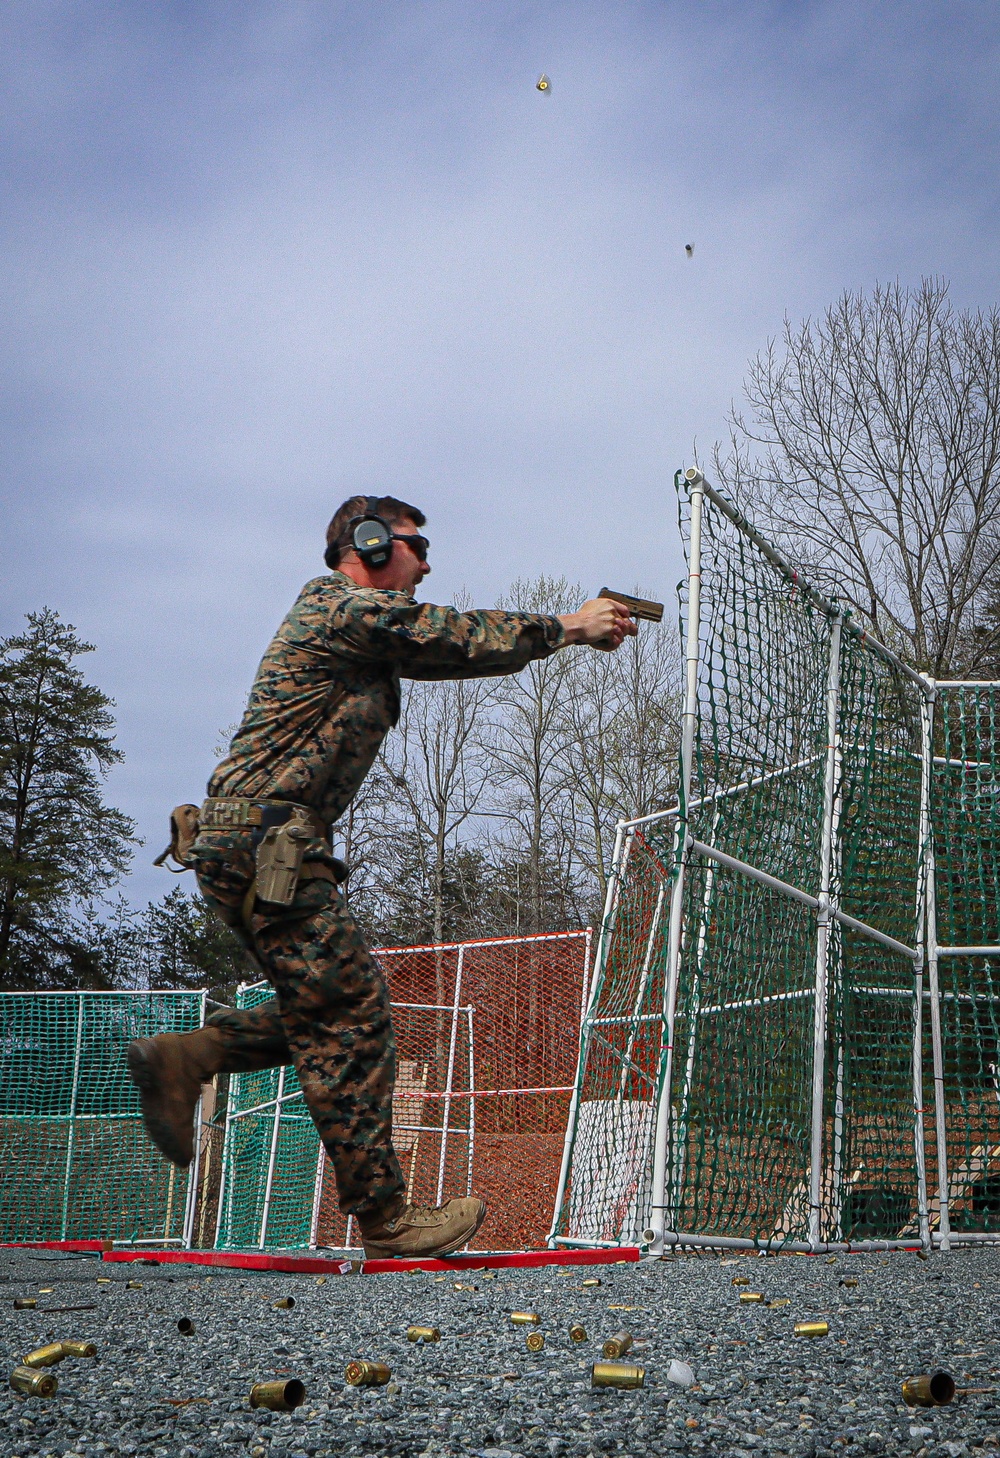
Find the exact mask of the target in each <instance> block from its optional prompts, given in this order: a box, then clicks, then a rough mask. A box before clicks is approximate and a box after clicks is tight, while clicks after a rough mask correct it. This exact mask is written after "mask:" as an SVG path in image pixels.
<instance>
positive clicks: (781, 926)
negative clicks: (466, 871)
mask: <svg viewBox="0 0 1000 1458" xmlns="http://www.w3.org/2000/svg"><path fill="white" fill-rule="evenodd" d="M686 479H687V488H686V489H685V490H684V491H683V492H682V497H681V500H682V525H683V529H684V535H685V541H686V546H687V551H688V562H689V569H690V570H689V577H688V584H687V589H686V594H685V600H684V609H685V611H684V638H685V658H686V694H685V713H684V735H683V746H682V756H681V774H680V793H679V798H678V805H677V806H676V807H675V808H674V809H672V810H669V811H665V812H663V813H662V814H659V815H653V816H650V817H647V818H645V819H643V820H636V821H628V822H623V823H622V824H621V825H619V827H618V837H617V842H616V848H615V855H614V865H613V872H612V877H611V885H610V889H609V896H608V903H607V908H606V914H605V918H604V925H603V928H602V932H601V938H600V943H599V947H598V954H597V975H596V977H595V981H594V989H593V997H592V999H591V1002H590V1006H589V1008H588V1010H587V1013H586V1016H585V1018H584V1024H583V1029H582V1035H581V1056H580V1064H579V1070H578V1076H577V1082H576V1090H575V1093H574V1098H573V1106H572V1109H571V1115H570V1120H569V1126H568V1131H567V1142H566V1149H565V1155H564V1161H563V1169H562V1173H561V1178H560V1185H559V1190H558V1193H557V1200H556V1213H555V1220H554V1223H553V1232H552V1235H553V1239H555V1240H557V1241H563V1242H567V1243H570V1244H573V1243H579V1244H593V1243H598V1244H600V1243H609V1244H617V1243H628V1242H632V1241H635V1240H645V1241H647V1242H648V1243H649V1244H650V1245H651V1247H652V1248H653V1249H654V1250H655V1249H659V1248H662V1246H663V1245H664V1244H669V1243H671V1242H676V1241H677V1240H678V1239H680V1238H684V1239H685V1240H689V1241H690V1242H691V1243H694V1244H698V1243H719V1242H720V1241H721V1242H725V1241H733V1242H736V1243H737V1244H757V1243H761V1242H764V1243H768V1242H774V1243H776V1244H778V1245H784V1246H788V1247H792V1248H802V1249H812V1250H819V1249H824V1248H827V1247H829V1246H837V1245H839V1244H843V1243H844V1242H848V1241H849V1242H852V1243H856V1242H859V1241H866V1240H877V1241H879V1242H884V1241H890V1242H891V1241H899V1242H901V1243H911V1244H912V1243H915V1242H917V1241H919V1242H921V1243H922V1244H924V1245H925V1246H929V1245H930V1244H931V1243H932V1242H934V1241H936V1242H938V1243H941V1244H944V1245H947V1244H948V1243H949V1240H950V1239H951V1238H952V1232H957V1234H956V1236H955V1238H974V1236H975V1235H979V1236H981V1237H982V1236H986V1235H989V1234H990V1233H991V1232H997V1233H1000V1118H998V1114H1000V1069H998V1064H1000V986H997V985H995V983H997V982H998V980H1000V979H998V974H1000V962H998V957H1000V912H998V901H1000V822H998V813H997V812H998V806H1000V799H998V797H1000V684H995V683H994V684H987V683H966V684H960V683H941V682H939V683H935V682H933V681H932V680H930V679H929V678H927V677H925V676H922V675H918V674H916V673H914V672H913V671H912V670H911V669H909V668H908V667H907V666H906V665H905V664H903V663H902V662H901V661H900V660H899V659H898V658H897V657H896V656H895V655H894V654H893V653H891V652H890V651H889V650H888V649H886V648H885V647H883V646H882V645H880V644H878V643H876V642H874V641H873V640H871V639H870V638H868V637H866V636H865V635H864V634H863V633H861V632H860V631H859V630H858V629H857V628H856V627H855V626H854V624H853V623H852V622H851V619H850V616H849V615H848V614H846V613H844V612H843V611H842V610H841V609H840V607H839V606H838V604H837V603H835V602H832V601H829V600H827V599H826V598H824V597H823V596H821V595H820V594H819V593H818V592H816V591H814V590H813V589H811V588H810V587H809V586H808V585H807V584H806V583H805V582H804V581H803V579H802V577H801V575H800V574H798V573H796V572H795V571H794V570H793V569H792V568H791V566H790V565H789V564H788V563H787V562H785V561H784V559H783V558H782V557H781V556H780V554H778V553H777V552H776V551H775V550H774V549H773V548H772V547H771V546H770V545H769V544H768V543H767V542H766V541H764V540H763V539H762V538H761V537H760V536H759V534H758V533H756V532H755V531H754V529H753V527H752V526H751V525H750V524H749V523H748V522H747V521H746V520H745V519H744V518H743V517H742V516H741V515H740V514H739V513H738V512H737V511H736V510H735V509H734V508H733V507H732V506H731V505H730V504H729V503H728V502H726V501H725V500H724V498H722V497H721V496H719V495H718V493H716V492H715V491H714V490H713V489H712V488H711V487H710V486H709V485H708V483H706V482H705V481H704V479H703V477H702V476H701V475H700V473H698V472H697V471H695V472H689V473H688V476H687V478H686Z"/></svg>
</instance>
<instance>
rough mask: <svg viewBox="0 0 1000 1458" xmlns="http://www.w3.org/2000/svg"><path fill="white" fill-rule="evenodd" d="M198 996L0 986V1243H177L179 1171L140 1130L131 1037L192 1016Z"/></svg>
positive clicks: (182, 1026) (180, 1232)
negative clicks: (128, 1054) (128, 1060)
mask: <svg viewBox="0 0 1000 1458" xmlns="http://www.w3.org/2000/svg"><path fill="white" fill-rule="evenodd" d="M203 1006H204V999H203V996H202V994H201V993H187V992H148V993H135V992H120V993H119V992H85V993H68V992H52V993H0V1148H2V1156H0V1157H2V1164H3V1170H4V1179H3V1183H2V1185H0V1239H3V1240H8V1241H20V1240H25V1241H27V1240H85V1239H109V1240H122V1241H149V1242H151V1243H154V1242H155V1243H158V1242H161V1241H178V1242H179V1241H182V1240H183V1239H184V1237H185V1222H186V1219H187V1218H188V1217H189V1215H190V1211H189V1208H188V1175H187V1173H186V1172H184V1171H181V1170H178V1169H175V1168H174V1166H173V1165H168V1164H167V1163H166V1162H165V1160H163V1158H162V1157H161V1156H160V1155H159V1154H158V1153H157V1151H156V1150H155V1149H154V1148H153V1146H152V1145H151V1144H150V1143H149V1141H148V1139H147V1138H146V1135H145V1132H144V1130H143V1127H142V1119H141V1117H140V1114H139V1100H138V1095H137V1093H136V1090H135V1088H134V1087H133V1085H132V1083H131V1082H130V1080H129V1077H128V1070H127V1068H126V1065H125V1049H126V1047H127V1045H128V1043H129V1041H130V1040H131V1039H132V1038H144V1037H149V1036H150V1035H152V1034H154V1033H159V1032H165V1031H170V1030H172V1031H176V1032H184V1031H187V1030H189V1029H191V1028H194V1027H198V1026H199V1025H200V1024H201V1021H202V1011H203Z"/></svg>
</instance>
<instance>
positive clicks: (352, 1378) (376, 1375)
mask: <svg viewBox="0 0 1000 1458" xmlns="http://www.w3.org/2000/svg"><path fill="white" fill-rule="evenodd" d="M391 1377H392V1372H391V1371H390V1369H389V1368H388V1367H387V1366H386V1365H385V1363H384V1362H362V1361H360V1360H359V1359H355V1360H354V1361H353V1362H348V1364H347V1366H346V1367H345V1368H344V1380H345V1381H346V1382H349V1383H350V1384H351V1386H352V1387H384V1386H385V1384H386V1383H387V1382H388V1381H389V1380H390V1378H391Z"/></svg>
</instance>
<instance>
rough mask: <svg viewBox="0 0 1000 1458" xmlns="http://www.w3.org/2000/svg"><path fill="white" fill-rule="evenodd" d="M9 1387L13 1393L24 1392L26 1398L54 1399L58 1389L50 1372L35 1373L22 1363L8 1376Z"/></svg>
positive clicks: (57, 1384)
mask: <svg viewBox="0 0 1000 1458" xmlns="http://www.w3.org/2000/svg"><path fill="white" fill-rule="evenodd" d="M10 1385H11V1387H12V1388H13V1389H14V1391H15V1392H24V1393H26V1394H27V1395H28V1397H55V1395H56V1392H57V1390H58V1387H59V1383H58V1382H57V1381H56V1378H55V1376H54V1375H53V1374H52V1373H51V1372H36V1371H34V1370H33V1369H32V1368H31V1367H25V1366H24V1365H23V1363H22V1365H21V1366H18V1367H15V1368H14V1370H13V1372H12V1373H11V1374H10Z"/></svg>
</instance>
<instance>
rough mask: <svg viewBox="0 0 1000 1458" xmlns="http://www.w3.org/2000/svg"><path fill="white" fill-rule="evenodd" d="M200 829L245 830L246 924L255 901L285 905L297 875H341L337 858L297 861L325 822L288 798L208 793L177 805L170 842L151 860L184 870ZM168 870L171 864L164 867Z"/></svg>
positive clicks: (288, 903)
mask: <svg viewBox="0 0 1000 1458" xmlns="http://www.w3.org/2000/svg"><path fill="white" fill-rule="evenodd" d="M202 830H249V831H250V844H251V847H252V849H253V851H254V853H255V854H254V861H255V865H256V874H255V876H254V878H253V880H252V881H251V883H250V886H249V887H248V889H247V894H246V898H245V900H244V903H243V921H244V923H246V924H247V925H249V918H250V914H251V913H252V911H253V907H254V903H255V902H256V901H263V902H265V903H267V904H268V905H271V906H291V904H292V902H293V901H294V900H295V891H296V888H297V886H298V883H299V881H300V880H320V881H331V882H332V883H333V884H334V885H336V884H337V883H338V882H339V881H345V880H346V879H347V867H346V865H345V864H344V862H343V861H339V860H334V863H333V865H329V864H328V863H327V862H325V861H309V862H307V863H306V864H305V865H303V857H304V855H305V851H306V846H307V845H308V843H309V841H310V840H315V839H320V840H326V826H325V825H324V824H323V822H322V821H321V820H320V818H319V816H318V815H317V814H316V813H315V811H314V810H311V809H310V808H309V806H308V805H297V804H296V803H295V802H294V801H292V800H236V799H232V800H231V799H223V798H220V797H209V799H207V800H206V801H205V802H204V803H203V804H202V806H201V808H200V809H199V808H198V806H196V805H178V806H176V807H175V808H174V810H173V811H172V812H171V815H170V844H169V845H168V846H167V848H166V850H165V851H164V852H163V853H162V855H159V856H157V858H156V860H155V861H154V862H153V864H154V865H156V866H162V865H166V863H167V860H168V858H169V859H172V860H173V861H175V862H176V864H177V866H178V867H179V868H180V869H181V870H182V871H186V870H189V869H191V867H192V865H193V851H194V843H195V839H196V837H197V835H198V833H199V832H200V831H202ZM168 869H170V870H172V869H173V867H168Z"/></svg>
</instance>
